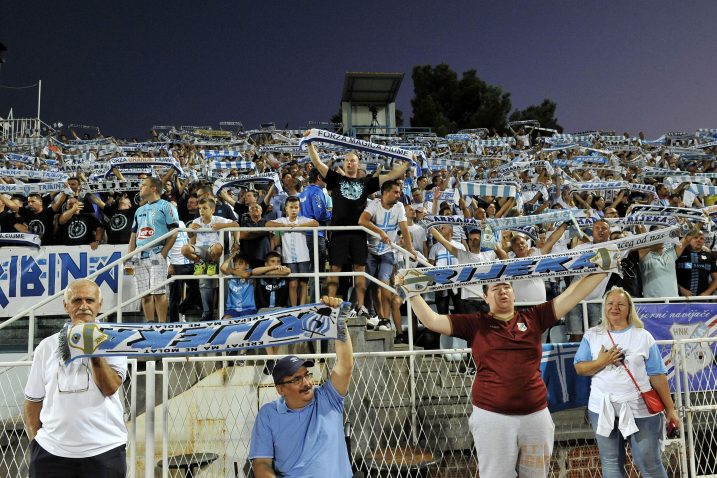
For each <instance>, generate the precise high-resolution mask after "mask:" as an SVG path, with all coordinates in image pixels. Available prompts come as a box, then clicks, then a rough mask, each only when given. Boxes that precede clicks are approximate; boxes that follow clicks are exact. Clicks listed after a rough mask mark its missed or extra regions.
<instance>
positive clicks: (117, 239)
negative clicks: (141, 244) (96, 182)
mask: <svg viewBox="0 0 717 478" xmlns="http://www.w3.org/2000/svg"><path fill="white" fill-rule="evenodd" d="M87 196H88V197H89V198H90V201H92V202H93V203H95V204H97V207H99V208H100V209H101V210H102V213H103V214H104V215H105V218H106V219H105V231H107V244H129V236H130V235H132V221H133V220H134V213H135V211H136V210H137V208H136V207H134V206H133V204H132V200H131V199H130V198H129V197H125V196H122V197H120V198H119V199H115V200H114V201H113V202H112V203H111V204H108V203H106V202H104V201H103V200H102V199H100V198H99V197H97V196H95V195H94V194H88V195H87Z"/></svg>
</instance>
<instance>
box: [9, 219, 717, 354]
mask: <svg viewBox="0 0 717 478" xmlns="http://www.w3.org/2000/svg"><path fill="white" fill-rule="evenodd" d="M289 230H291V231H294V232H296V231H304V232H311V233H312V234H313V239H314V240H313V249H314V250H313V257H319V250H318V247H319V246H318V232H319V231H339V230H340V231H346V230H356V231H364V232H366V233H367V234H371V235H373V236H375V237H378V235H377V234H375V233H373V232H372V231H370V230H368V229H366V228H363V227H361V226H343V227H332V226H320V227H303V228H289V227H275V228H267V227H255V228H245V227H241V228H227V229H222V230H221V231H219V232H220V233H221V234H222V243H224V239H225V236H224V234H230V233H233V232H236V231H244V232H267V231H272V232H274V231H277V232H281V231H289ZM179 231H185V232H217V231H213V230H211V229H189V228H178V229H174V230H172V231H170V232H168V233H167V234H165V235H163V236H159V237H156V238H154V239H152V240H151V241H150V242H148V243H147V244H145V245H144V246H142V247H138V248H136V249H135V250H134V251H132V252H128V253H127V254H125V255H123V256H121V257H120V258H119V259H117V260H116V261H114V262H111V263H108V264H106V265H105V266H104V267H102V268H100V269H98V270H96V271H95V272H93V273H92V274H89V275H88V276H87V278H88V279H94V278H95V277H97V276H99V275H101V274H103V273H105V272H106V271H109V270H111V269H113V268H114V267H117V268H118V270H117V281H118V285H117V303H116V304H115V306H114V307H112V308H110V309H108V310H106V311H105V312H103V313H101V314H100V315H99V316H98V320H102V319H105V318H107V317H108V316H110V315H111V314H115V315H116V319H117V322H122V314H123V312H122V310H123V308H124V307H126V306H128V305H130V304H132V303H133V302H135V301H137V300H140V299H141V298H143V297H145V296H147V295H149V294H151V292H153V291H154V290H155V289H158V288H161V287H164V286H166V285H168V284H171V283H172V282H174V281H176V280H198V279H209V280H217V281H219V282H218V285H219V287H218V289H219V300H218V306H219V309H218V316H219V317H221V316H223V314H224V306H225V290H224V281H223V280H221V279H225V278H227V277H228V276H226V275H223V274H221V273H218V274H217V275H214V276H208V275H203V276H196V275H175V276H171V277H168V278H167V279H166V280H164V281H162V282H161V283H159V284H157V285H155V286H154V288H152V289H150V290H145V291H139V292H138V293H137V294H135V295H133V296H132V297H128V298H126V299H123V283H124V280H125V277H124V268H123V264H124V263H125V262H126V261H127V260H128V259H131V258H134V257H135V256H137V255H138V254H140V253H141V252H144V251H146V250H149V249H152V248H154V247H156V246H158V245H160V244H161V243H163V242H164V240H165V239H166V238H167V237H168V236H170V235H173V234H177V233H178V232H179ZM392 247H393V248H394V249H395V250H396V252H397V253H399V254H403V255H405V256H408V251H406V250H405V249H403V248H402V247H400V246H398V245H395V244H394V245H392ZM224 257H225V256H224V255H223V256H222V258H221V259H220V260H222V261H223V260H224ZM421 262H422V265H425V266H430V264H428V263H423V261H421ZM312 266H313V271H312V272H309V273H303V274H298V273H292V274H289V275H288V276H287V277H295V278H299V277H308V278H310V279H311V280H313V282H314V287H313V290H314V301H315V302H318V301H319V299H320V290H321V288H320V280H321V279H323V278H325V277H356V276H361V277H364V279H365V280H367V281H370V282H372V283H374V284H375V285H377V286H378V287H382V288H384V289H387V290H389V291H390V292H392V293H396V290H395V289H394V288H393V287H391V286H389V285H387V284H384V283H383V282H381V281H379V280H378V279H377V278H375V277H373V276H371V275H369V274H368V273H367V272H322V271H321V270H320V268H321V267H322V265H321V264H318V262H317V261H314V264H312ZM63 294H64V290H60V291H59V292H57V293H55V294H54V295H51V296H48V297H46V298H44V299H42V300H40V301H39V302H37V303H35V304H33V306H32V307H30V308H27V309H25V310H22V311H20V312H18V313H16V314H15V315H13V316H12V317H10V318H8V319H7V320H4V321H3V322H2V323H0V330H2V329H3V328H5V327H7V326H9V325H11V324H13V323H15V322H17V321H18V320H21V319H24V318H25V317H27V318H28V333H27V348H26V350H27V357H29V356H30V355H31V354H32V351H33V349H34V342H35V334H36V330H35V329H36V323H37V317H36V313H35V311H36V310H37V309H39V308H40V307H42V306H44V305H46V304H48V303H49V302H51V301H53V300H55V299H56V298H58V297H61V296H62V295H63ZM714 300H717V296H704V297H703V296H698V297H663V298H660V299H656V298H634V301H635V302H636V303H673V302H705V301H707V302H709V301H714ZM601 303H602V299H596V300H591V301H582V302H581V308H582V320H583V330H587V329H588V328H589V324H588V313H587V307H588V304H601ZM533 304H534V303H532V302H525V303H517V304H516V305H518V306H523V305H533ZM411 324H412V321H411V320H410V308H409V321H408V326H409V330H408V332H409V334H408V335H409V341H410V343H411V344H412V343H413V334H414V332H415V331H413V330H412V325H411ZM27 357H25V358H27Z"/></svg>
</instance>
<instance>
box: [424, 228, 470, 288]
mask: <svg viewBox="0 0 717 478" xmlns="http://www.w3.org/2000/svg"><path fill="white" fill-rule="evenodd" d="M451 244H453V246H454V247H455V248H456V249H458V250H460V251H465V250H466V248H465V247H463V244H461V243H460V242H456V241H451ZM428 259H429V260H434V261H436V262H435V265H436V266H437V267H445V266H453V265H456V264H458V259H457V258H455V257H453V254H451V253H450V252H448V249H446V248H445V247H443V244H441V243H440V242H436V243H435V244H433V247H431V250H430V251H429V252H428ZM451 290H453V293H457V290H456V288H455V287H454V288H453V289H451Z"/></svg>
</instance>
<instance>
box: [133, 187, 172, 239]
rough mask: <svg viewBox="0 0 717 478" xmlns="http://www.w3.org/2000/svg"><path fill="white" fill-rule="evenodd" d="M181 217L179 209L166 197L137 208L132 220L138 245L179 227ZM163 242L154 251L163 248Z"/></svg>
mask: <svg viewBox="0 0 717 478" xmlns="http://www.w3.org/2000/svg"><path fill="white" fill-rule="evenodd" d="M178 223H179V219H178V217H177V209H176V208H175V207H174V206H172V204H171V203H170V202H168V201H165V200H164V199H158V200H157V201H154V202H150V203H147V204H145V205H144V206H142V207H140V208H139V209H137V212H135V213H134V221H133V222H132V232H134V233H135V243H136V245H137V247H142V246H143V245H145V244H147V243H148V242H149V241H151V240H152V239H154V238H155V237H159V236H163V235H164V234H166V233H168V232H169V230H170V229H173V228H174V227H177V225H178ZM162 245H163V243H160V244H157V245H156V247H154V248H153V250H154V252H158V251H159V250H161V249H162Z"/></svg>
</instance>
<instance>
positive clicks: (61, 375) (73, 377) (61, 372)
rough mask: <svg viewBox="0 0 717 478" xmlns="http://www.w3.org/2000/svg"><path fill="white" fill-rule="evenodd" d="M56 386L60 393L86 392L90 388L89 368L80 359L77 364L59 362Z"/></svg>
mask: <svg viewBox="0 0 717 478" xmlns="http://www.w3.org/2000/svg"><path fill="white" fill-rule="evenodd" d="M57 388H58V390H59V391H60V393H80V392H86V391H87V390H89V388H90V369H89V367H88V366H87V364H86V363H85V361H84V360H83V361H81V362H80V363H79V364H70V365H64V364H62V363H61V364H60V366H59V367H58V368H57Z"/></svg>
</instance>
